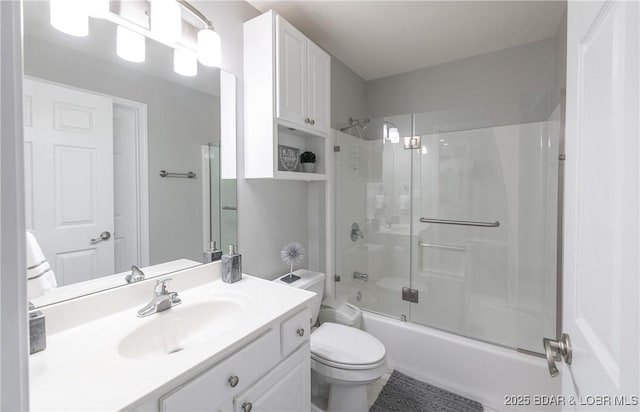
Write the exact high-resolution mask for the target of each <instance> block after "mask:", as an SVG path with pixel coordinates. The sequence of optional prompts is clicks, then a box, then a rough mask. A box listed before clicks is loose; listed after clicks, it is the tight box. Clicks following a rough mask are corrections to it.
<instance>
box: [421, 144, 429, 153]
mask: <svg viewBox="0 0 640 412" xmlns="http://www.w3.org/2000/svg"><path fill="white" fill-rule="evenodd" d="M422 154H429V151H428V150H427V146H425V145H422Z"/></svg>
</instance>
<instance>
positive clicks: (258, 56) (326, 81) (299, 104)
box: [244, 11, 331, 181]
mask: <svg viewBox="0 0 640 412" xmlns="http://www.w3.org/2000/svg"><path fill="white" fill-rule="evenodd" d="M330 66H331V59H330V56H329V55H328V54H327V53H326V52H324V51H323V50H322V49H320V48H319V47H318V46H316V45H315V44H313V43H312V42H311V41H310V40H309V39H307V38H306V37H305V36H304V35H303V34H302V33H300V32H299V31H298V30H297V29H296V28H295V27H293V26H292V25H290V24H289V23H288V22H286V20H284V19H282V17H280V16H278V15H277V14H276V13H274V12H273V11H269V12H267V13H265V14H263V15H261V16H258V17H256V18H254V19H252V20H250V21H248V22H246V23H245V24H244V124H245V128H244V142H245V144H244V146H245V147H244V153H245V167H244V174H245V176H244V177H245V178H247V179H282V180H303V181H305V180H306V181H321V180H326V178H327V177H326V168H327V167H328V164H327V162H326V160H327V159H328V150H329V143H328V140H329V139H328V137H329V131H330V129H329V123H330V106H329V102H330ZM279 145H285V146H290V147H294V148H297V149H299V150H300V153H302V152H304V151H311V152H313V153H314V154H315V155H316V166H315V172H314V173H304V172H302V166H301V165H299V166H298V169H297V170H296V171H285V170H279V167H278V165H279V159H278V146H279Z"/></svg>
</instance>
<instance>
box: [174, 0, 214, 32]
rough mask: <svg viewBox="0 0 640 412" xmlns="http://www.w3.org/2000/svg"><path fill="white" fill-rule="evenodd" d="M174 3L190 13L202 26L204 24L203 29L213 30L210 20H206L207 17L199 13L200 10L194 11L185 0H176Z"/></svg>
mask: <svg viewBox="0 0 640 412" xmlns="http://www.w3.org/2000/svg"><path fill="white" fill-rule="evenodd" d="M176 2H177V3H178V4H179V5H181V6H182V8H183V9H185V10H186V11H188V12H189V13H191V14H192V15H193V16H194V17H195V18H197V19H198V20H200V21H201V22H202V24H204V26H205V28H207V29H211V30H213V23H211V20H209V19H207V17H206V16H205V15H204V14H202V13H201V12H200V10H198V9H196V8H195V7H193V5H191V3H189V2H188V1H186V0H176Z"/></svg>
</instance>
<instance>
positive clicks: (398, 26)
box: [248, 0, 566, 80]
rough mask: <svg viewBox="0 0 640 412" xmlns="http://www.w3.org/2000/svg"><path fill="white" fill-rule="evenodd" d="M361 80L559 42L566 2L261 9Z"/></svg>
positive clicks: (260, 5) (256, 2)
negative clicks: (286, 23) (289, 25)
mask: <svg viewBox="0 0 640 412" xmlns="http://www.w3.org/2000/svg"><path fill="white" fill-rule="evenodd" d="M248 1H249V3H250V4H251V5H253V6H254V7H256V8H257V9H258V10H260V11H262V12H265V11H268V10H269V9H273V10H275V11H276V12H277V13H278V14H280V15H281V16H283V17H284V18H285V19H287V20H288V21H289V22H290V23H292V24H293V25H294V26H296V27H297V28H298V29H299V30H300V31H302V32H303V33H305V34H306V35H307V36H308V37H309V38H310V39H311V40H313V42H314V43H316V44H318V45H319V46H320V47H322V48H323V49H325V50H326V51H327V52H329V53H331V54H332V55H333V56H334V57H336V58H337V59H338V60H340V61H341V62H343V63H344V64H346V65H347V66H348V67H350V68H351V69H352V70H353V71H355V72H356V73H358V74H359V75H360V76H361V77H362V78H364V79H365V80H373V79H377V78H380V77H386V76H390V75H394V74H399V73H404V72H407V71H411V70H416V69H419V68H422V67H428V66H433V65H436V64H441V63H445V62H449V61H454V60H458V59H462V58H465V57H469V56H474V55H478V54H482V53H487V52H490V51H494V50H500V49H504V48H508V47H513V46H517V45H520V44H525V43H530V42H533V41H536V40H542V39H545V38H549V37H553V36H554V35H555V34H556V31H557V29H558V26H559V25H560V21H561V18H562V15H563V13H564V11H565V8H566V2H565V1H273V0H271V1H265V0H248Z"/></svg>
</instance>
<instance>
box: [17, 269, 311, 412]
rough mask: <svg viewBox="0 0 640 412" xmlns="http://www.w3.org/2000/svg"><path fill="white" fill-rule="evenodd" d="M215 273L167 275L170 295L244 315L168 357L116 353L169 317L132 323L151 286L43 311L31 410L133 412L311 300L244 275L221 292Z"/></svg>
mask: <svg viewBox="0 0 640 412" xmlns="http://www.w3.org/2000/svg"><path fill="white" fill-rule="evenodd" d="M219 273H220V265H219V262H216V263H213V264H208V265H202V266H199V267H196V268H191V269H186V270H184V271H181V272H178V273H173V274H171V277H172V278H173V279H174V281H173V282H171V284H170V287H169V289H170V290H171V291H176V292H178V293H179V295H180V297H181V298H182V301H183V303H182V305H187V304H189V303H191V304H193V303H196V302H206V301H207V300H211V299H216V298H219V299H226V298H231V299H236V298H237V299H239V300H242V301H244V302H247V303H248V305H247V308H246V309H244V310H242V313H241V314H239V315H238V314H236V315H235V316H236V317H235V321H234V323H233V325H232V326H230V327H229V328H228V329H226V330H225V331H224V332H223V333H221V334H218V335H215V336H213V337H211V338H207V339H202V340H200V341H197V342H191V343H187V344H186V345H185V348H184V350H182V351H180V352H176V353H173V354H162V355H159V356H155V357H153V356H152V357H142V358H126V357H124V356H122V355H121V354H120V353H119V352H118V346H119V344H120V342H121V341H122V339H123V338H124V337H126V336H127V335H128V334H130V333H131V332H132V331H134V330H136V329H137V328H138V327H140V326H141V325H143V324H144V323H146V322H150V321H152V320H153V319H154V318H157V317H159V316H165V315H166V314H169V313H170V312H171V310H172V309H169V310H168V311H165V312H163V313H160V314H155V315H152V316H149V317H146V318H139V317H137V316H136V312H137V310H138V309H139V308H140V307H142V306H144V305H145V304H146V303H147V302H148V301H149V300H150V298H151V295H152V292H153V286H154V285H155V281H153V280H152V281H148V282H147V281H145V282H140V283H139V284H135V285H130V286H128V287H125V288H118V289H113V290H110V291H106V292H102V293H98V294H95V295H91V296H87V297H84V298H80V299H75V300H73V301H69V302H64V303H61V304H57V305H53V306H51V307H49V308H44V309H43V312H44V313H45V316H47V331H48V332H49V329H50V324H51V330H52V333H51V334H49V333H48V334H47V348H46V349H45V350H44V351H43V352H39V353H36V354H33V355H31V356H30V371H29V372H30V375H29V378H30V396H31V410H33V411H44V410H46V411H62V410H64V411H99V410H100V411H116V410H123V409H127V410H129V409H133V408H135V407H137V406H139V405H140V404H142V403H144V402H148V401H150V400H152V399H153V398H157V397H159V396H161V395H163V394H164V393H166V392H168V391H170V390H171V389H172V388H174V387H175V386H177V385H178V384H180V383H182V382H184V381H185V380H186V378H187V376H193V375H195V374H197V373H199V372H201V371H204V370H205V369H207V368H208V367H210V366H212V365H214V364H215V363H217V362H218V361H220V360H221V359H223V358H224V357H226V356H227V355H229V354H230V353H231V352H233V351H235V350H236V349H237V348H239V347H241V346H244V345H245V344H246V343H248V342H250V341H251V340H253V339H254V338H255V337H257V336H258V335H259V334H260V333H262V331H263V330H264V327H265V326H266V325H267V324H268V323H270V322H272V321H274V320H277V319H279V318H283V319H284V318H286V317H288V316H290V315H291V314H293V313H294V312H295V311H297V310H298V309H299V308H301V307H302V306H303V305H305V304H307V303H308V301H309V300H310V299H311V298H312V297H313V293H311V292H308V291H305V290H300V289H296V288H291V287H288V286H284V285H279V284H276V283H275V282H269V281H266V280H263V279H259V278H255V277H251V276H247V275H244V277H243V279H242V280H241V281H239V282H237V283H234V284H226V283H223V282H222V281H221V280H220V279H219V276H220V275H219ZM182 305H180V306H182ZM180 306H177V307H176V310H177V309H179V308H180Z"/></svg>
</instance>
